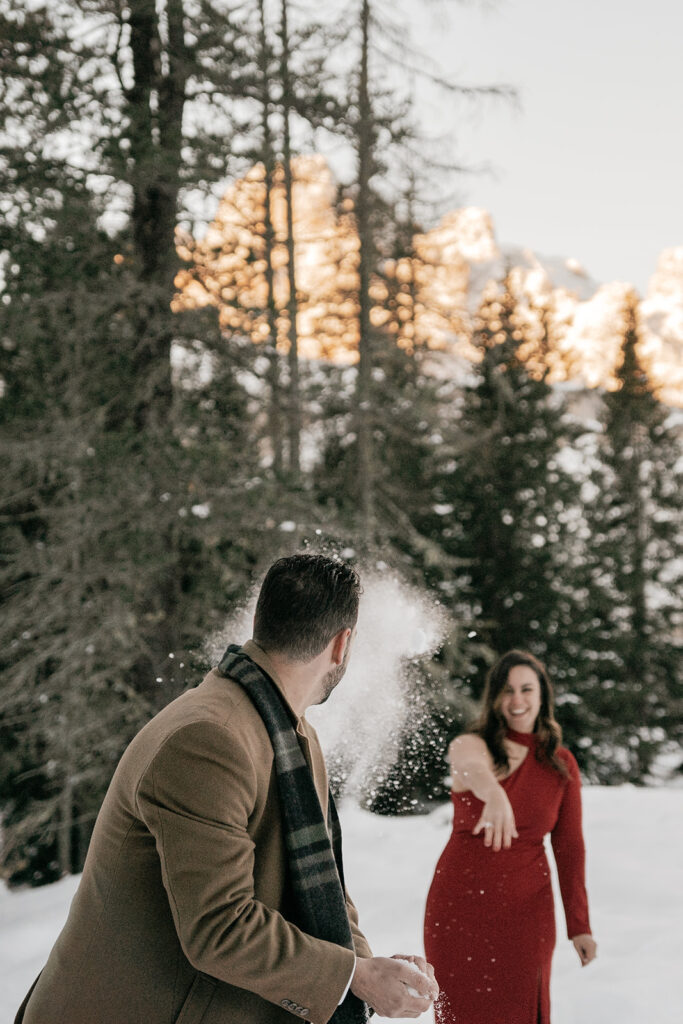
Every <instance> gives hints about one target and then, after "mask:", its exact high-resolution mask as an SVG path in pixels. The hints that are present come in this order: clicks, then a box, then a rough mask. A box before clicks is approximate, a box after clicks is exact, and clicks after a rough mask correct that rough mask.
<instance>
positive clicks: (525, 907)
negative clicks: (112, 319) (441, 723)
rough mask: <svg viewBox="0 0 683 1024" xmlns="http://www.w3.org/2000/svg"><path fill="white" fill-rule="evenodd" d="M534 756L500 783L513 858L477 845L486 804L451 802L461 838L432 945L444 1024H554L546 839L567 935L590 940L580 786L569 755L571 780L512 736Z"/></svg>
mask: <svg viewBox="0 0 683 1024" xmlns="http://www.w3.org/2000/svg"><path fill="white" fill-rule="evenodd" d="M508 737H509V738H510V739H511V740H513V741H514V742H515V743H523V744H524V745H525V746H527V747H528V748H529V749H528V750H527V754H526V756H525V758H524V760H523V761H522V763H521V764H520V765H519V767H518V768H516V769H515V771H513V772H512V774H510V775H508V776H507V778H505V779H503V780H502V781H501V785H502V786H503V788H504V790H505V792H506V793H507V796H508V799H509V801H510V804H511V805H512V809H513V812H514V815H515V822H516V825H517V831H518V833H519V838H517V839H513V840H512V846H511V848H510V849H509V850H506V849H502V850H499V851H493V850H492V849H491V848H489V847H486V846H484V836H483V833H480V834H479V835H477V836H473V835H472V830H473V828H474V827H475V826H476V824H477V822H478V821H479V819H480V817H481V813H482V809H483V803H482V801H481V800H479V799H478V798H477V797H476V796H474V794H473V793H471V792H469V791H466V792H462V793H452V794H451V796H452V800H453V831H452V833H451V836H450V839H449V841H448V843H447V845H446V848H445V849H444V851H443V853H442V854H441V857H440V859H439V862H438V864H437V867H436V871H435V874H434V878H433V881H432V884H431V887H430V890H429V895H428V897H427V908H426V914H425V925H424V941H425V951H426V955H427V959H428V960H429V961H430V962H431V963H432V964H433V966H434V970H435V973H436V980H437V981H438V983H439V987H440V988H441V992H442V995H441V996H440V998H439V1001H438V1004H437V1008H436V1021H437V1024H550V966H551V960H552V954H553V949H554V946H555V915H554V908H553V894H552V886H551V879H550V869H549V865H548V860H547V858H546V854H545V850H544V846H543V838H544V836H545V835H546V834H547V833H550V837H551V843H552V848H553V853H554V856H555V862H556V864H557V871H558V876H559V882H560V891H561V895H562V902H563V905H564V912H565V919H566V923H567V935H568V937H569V938H570V939H571V938H574V937H575V936H577V935H585V934H589V933H590V922H589V919H588V901H587V897H586V887H585V879H584V875H585V871H584V865H585V853H584V844H583V835H582V829H581V780H580V776H579V770H578V766H577V764H576V761H575V759H574V757H573V756H572V754H571V753H570V752H569V751H568V750H566V749H565V748H563V747H561V748H559V750H558V753H559V756H560V758H562V760H563V761H564V762H565V764H566V765H567V769H568V775H567V777H563V776H561V775H560V774H559V772H558V771H557V770H556V769H554V768H552V767H550V766H548V765H546V764H543V763H541V762H540V761H539V760H537V758H536V736H535V735H534V734H531V735H527V734H524V733H517V732H513V731H511V730H510V731H508Z"/></svg>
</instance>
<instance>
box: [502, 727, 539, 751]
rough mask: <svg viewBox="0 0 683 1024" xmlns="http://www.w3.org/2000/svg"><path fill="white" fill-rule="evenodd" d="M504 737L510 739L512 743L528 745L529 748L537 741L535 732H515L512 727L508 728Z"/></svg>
mask: <svg viewBox="0 0 683 1024" xmlns="http://www.w3.org/2000/svg"><path fill="white" fill-rule="evenodd" d="M505 738H506V739H508V740H511V742H512V743H519V744H520V746H522V747H528V748H529V749H530V750H531V749H532V748H534V747H535V746H536V745H537V743H538V733H535V732H515V730H514V729H508V730H507V732H506V733H505Z"/></svg>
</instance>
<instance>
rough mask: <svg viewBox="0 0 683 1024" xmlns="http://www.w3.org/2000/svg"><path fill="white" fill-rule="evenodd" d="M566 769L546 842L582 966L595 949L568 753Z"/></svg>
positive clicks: (574, 773) (574, 771)
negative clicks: (548, 845)
mask: <svg viewBox="0 0 683 1024" xmlns="http://www.w3.org/2000/svg"><path fill="white" fill-rule="evenodd" d="M564 757H565V761H566V763H567V768H568V769H569V777H568V779H567V782H566V785H565V788H564V794H563V796H562V803H561V804H560V809H559V812H558V816H557V822H556V823H555V827H554V828H553V830H552V832H551V834H550V841H551V843H552V847H553V853H554V855H555V863H556V864H557V875H558V879H559V882H560V892H561V894H562V903H563V906H564V914H565V918H566V922H567V937H568V938H570V939H571V940H572V942H573V943H574V948H575V949H576V952H577V953H578V955H579V959H580V960H581V965H582V966H583V967H585V966H586V964H589V963H590V962H591V960H593V959H595V956H596V951H597V946H596V943H595V940H594V939H593V937H592V935H591V928H590V920H589V917H588V896H587V894H586V882H585V863H586V853H585V847H584V842H583V829H582V821H581V818H582V815H581V776H580V774H579V766H578V765H577V763H576V761H575V759H574V757H573V755H572V754H570V753H569V751H567V752H566V754H565V755H564Z"/></svg>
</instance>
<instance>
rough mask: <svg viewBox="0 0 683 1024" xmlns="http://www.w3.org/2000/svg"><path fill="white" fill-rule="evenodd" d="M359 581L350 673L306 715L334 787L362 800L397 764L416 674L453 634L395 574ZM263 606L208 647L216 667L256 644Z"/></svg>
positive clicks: (250, 609)
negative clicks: (233, 646)
mask: <svg viewBox="0 0 683 1024" xmlns="http://www.w3.org/2000/svg"><path fill="white" fill-rule="evenodd" d="M360 576H361V581H362V584H363V596H362V597H361V602H360V611H359V616H358V630H357V634H356V637H355V639H354V642H353V648H352V650H351V656H350V659H349V666H348V669H347V671H346V674H345V676H344V678H343V680H342V682H341V684H340V685H339V686H338V687H337V688H336V689H335V690H334V692H333V693H332V695H331V697H330V698H329V700H328V701H327V702H326V703H325V704H324V705H321V706H320V707H313V708H310V709H309V710H308V712H307V714H306V717H307V718H308V719H309V720H310V722H311V723H312V724H313V725H314V726H315V729H316V731H317V732H318V735H319V736H320V740H321V743H322V747H323V750H324V752H325V756H326V758H327V761H328V765H329V766H330V770H331V774H332V776H333V778H334V781H335V782H336V783H337V784H338V785H339V788H340V789H341V790H342V791H343V792H344V793H345V794H346V795H349V796H355V797H358V796H359V795H360V794H361V792H362V791H364V790H366V789H367V787H368V786H369V785H370V784H371V783H372V780H373V779H374V778H376V777H377V776H378V774H381V773H382V772H383V771H387V770H388V769H389V768H390V767H391V765H392V764H393V763H394V761H395V759H396V755H397V753H398V750H399V744H400V741H401V737H402V736H403V734H404V733H405V729H406V727H407V726H408V727H409V707H408V699H407V698H408V695H409V692H410V685H411V684H410V672H409V669H410V666H411V665H412V666H414V665H415V663H416V661H419V660H421V659H423V658H429V657H431V655H432V654H433V653H434V652H435V651H436V650H437V649H438V647H439V645H440V643H441V640H442V638H443V635H444V632H445V628H446V612H445V610H444V608H443V607H442V606H441V605H439V604H437V603H436V602H435V601H434V599H433V598H430V597H429V596H428V595H427V594H425V593H424V592H422V591H419V590H418V589H417V588H415V587H411V586H408V585H407V584H406V583H404V582H403V581H401V580H400V579H399V578H398V576H396V575H394V574H393V573H392V572H391V571H390V570H388V569H386V570H383V571H380V570H379V569H377V568H374V569H370V570H367V571H364V570H363V569H360ZM256 598H257V593H256V591H255V592H254V593H253V594H252V595H251V597H250V599H249V600H248V601H247V602H246V604H245V605H243V606H242V607H241V608H240V609H239V610H238V611H237V612H236V613H235V615H233V616H231V618H230V620H229V622H228V623H227V624H226V627H225V629H222V630H221V631H220V634H217V635H215V636H213V637H212V638H211V639H210V640H209V641H208V642H207V653H208V654H209V655H210V658H211V661H212V663H213V664H216V662H217V661H218V660H219V658H220V656H221V655H222V653H223V651H224V649H225V646H226V644H228V643H244V641H245V640H246V639H247V638H248V637H250V636H251V630H252V621H253V617H254V608H255V606H256ZM340 775H341V778H339V776H340Z"/></svg>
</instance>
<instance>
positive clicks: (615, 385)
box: [0, 0, 683, 885]
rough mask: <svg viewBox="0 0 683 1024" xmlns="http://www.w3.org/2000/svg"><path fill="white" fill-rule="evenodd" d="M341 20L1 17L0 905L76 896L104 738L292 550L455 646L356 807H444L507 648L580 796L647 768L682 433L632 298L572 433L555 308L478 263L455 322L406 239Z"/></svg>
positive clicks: (186, 665) (278, 8)
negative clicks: (359, 584)
mask: <svg viewBox="0 0 683 1024" xmlns="http://www.w3.org/2000/svg"><path fill="white" fill-rule="evenodd" d="M349 10H350V11H351V15H352V18H351V21H350V22H348V23H347V22H345V23H344V24H343V25H337V24H336V20H335V17H334V16H333V15H332V14H330V12H327V16H325V14H326V12H325V10H324V5H320V4H316V5H313V4H311V5H297V6H296V8H294V7H290V4H289V2H288V0H277V2H275V0H273V2H266V0H249V2H247V3H239V4H238V3H228V2H219V0H164V2H159V0H50V3H40V2H30V3H29V2H28V0H16V2H15V0H13V2H12V3H10V2H9V0H0V61H1V67H0V73H1V78H2V86H1V88H2V93H1V94H0V118H1V120H0V214H1V219H0V342H1V344H0V385H1V393H0V443H1V445H2V465H3V488H2V496H1V499H0V500H1V504H2V511H1V513H0V538H1V539H0V544H1V546H0V566H1V568H0V586H1V599H2V616H1V618H0V651H1V653H0V670H1V671H2V684H1V690H0V738H1V741H2V742H1V744H0V823H1V829H2V831H1V850H2V861H3V869H2V870H3V874H4V877H5V878H6V879H8V880H9V881H10V882H12V883H15V884H18V883H22V882H28V883H30V884H34V885H37V884H42V883H45V882H49V881H52V880H54V879H56V878H58V877H60V876H61V875H62V874H64V873H67V872H71V871H77V870H79V868H80V867H81V865H82V863H83V858H84V855H85V851H86V849H87V844H88V839H89V835H90V831H91V829H92V825H93V822H94V818H95V816H96V814H97V810H98V807H99V804H100V802H101V799H102V796H103V794H104V791H105V789H106V787H107V785H108V782H109V779H110V777H111V774H112V772H113V769H114V767H115V765H116V762H117V760H118V758H119V757H120V755H121V752H122V751H123V749H124V747H125V745H126V743H127V742H128V741H129V739H130V738H131V736H132V735H133V734H134V733H135V731H137V729H138V728H139V727H140V726H141V725H142V724H143V723H144V722H145V721H146V720H147V719H148V718H149V717H150V716H151V715H152V714H154V713H155V711H156V710H158V708H159V707H160V706H162V705H163V704H165V703H167V702H168V701H169V700H170V699H172V698H173V697H174V696H176V695H177V694H178V693H179V692H181V691H182V690H183V689H184V688H185V687H187V686H191V685H195V684H196V683H197V682H198V681H199V679H200V678H201V675H202V672H203V671H204V670H205V669H206V668H207V667H208V664H207V660H206V654H205V650H204V641H205V638H206V637H207V635H208V634H210V633H211V632H212V631H214V630H215V629H217V628H219V627H220V626H221V624H222V623H223V622H224V621H225V619H226V617H227V616H228V615H229V613H230V612H232V611H234V610H235V609H236V608H237V607H238V606H239V605H240V603H241V602H242V601H243V599H244V597H245V595H246V593H247V592H248V590H249V588H250V586H251V585H252V584H253V582H254V580H255V579H256V578H258V576H259V574H260V573H261V571H262V570H263V569H264V568H265V566H266V565H267V564H268V563H269V562H270V561H271V560H272V559H273V558H275V557H277V556H279V555H281V554H283V553H286V552H287V551H289V550H293V549H295V548H297V547H301V546H302V545H315V544H320V541H319V539H318V538H319V537H320V536H324V537H325V538H326V540H325V543H326V545H327V549H328V550H335V549H338V550H342V549H343V548H344V547H346V546H348V543H349V538H352V541H353V544H352V546H353V548H354V551H355V553H356V554H355V557H356V558H357V559H358V561H359V563H360V564H361V566H363V565H374V566H376V565H377V563H378V562H379V561H381V563H382V564H384V565H386V566H388V567H390V568H391V569H392V570H394V571H398V572H399V573H400V574H401V575H402V576H403V577H404V578H405V579H406V580H407V581H409V582H411V583H413V584H415V585H417V586H419V587H420V588H425V587H426V588H428V589H429V590H430V591H432V592H433V593H434V594H435V595H438V598H439V600H440V602H441V603H442V604H443V605H444V606H445V607H446V608H447V610H448V611H449V613H450V621H451V623H452V626H451V628H450V630H449V631H448V635H447V636H446V638H445V641H444V644H443V647H442V649H441V650H440V652H439V653H438V654H437V655H436V656H435V658H434V659H433V661H432V662H431V663H430V664H428V665H427V666H424V665H423V666H421V667H420V669H419V672H418V674H417V676H416V679H415V683H414V696H413V704H414V715H413V718H412V722H411V728H410V730H409V733H408V734H407V736H406V739H405V742H404V743H403V745H402V747H401V752H400V756H399V760H398V762H397V764H396V765H395V766H394V768H393V769H392V770H390V771H389V773H388V775H387V774H385V776H384V777H383V778H382V779H381V780H375V782H376V784H375V785H374V786H373V788H372V792H371V793H368V795H367V801H366V802H367V804H368V806H371V807H372V808H373V809H375V810H377V811H381V812H384V813H398V812H401V811H405V810H413V809H415V807H417V808H418V809H423V808H424V807H425V806H428V805H429V802H430V801H432V800H434V799H440V798H442V797H443V795H444V793H445V792H446V788H445V783H444V779H443V752H444V749H445V746H446V744H447V742H448V740H449V739H450V738H451V737H452V736H453V735H455V734H456V733H457V732H458V731H459V730H461V729H462V728H463V724H464V722H465V720H466V719H465V714H466V712H468V711H469V710H471V708H472V706H473V705H472V701H473V700H474V699H476V698H477V697H478V696H479V694H480V692H481V687H482V684H483V675H484V673H485V670H486V667H487V665H488V664H490V662H491V661H492V660H493V659H494V658H495V657H496V656H497V655H499V654H500V653H502V652H503V651H504V650H506V649H507V648H509V647H510V646H520V647H525V648H528V649H530V650H532V651H533V652H534V653H535V654H537V655H539V656H540V657H541V658H543V659H544V660H546V661H547V663H548V665H549V668H550V670H551V673H552V674H553V676H554V678H555V680H556V682H557V687H558V703H559V705H560V707H559V715H560V719H561V721H562V724H563V726H564V730H565V738H566V740H567V742H568V744H569V745H570V746H571V747H572V748H573V749H574V750H575V752H576V754H577V757H578V758H579V761H580V763H581V766H582V769H583V770H584V772H585V773H586V774H587V776H588V778H590V779H592V780H594V781H600V782H608V783H612V782H621V781H625V780H628V781H632V782H642V781H644V780H647V779H648V778H650V777H651V773H652V771H654V770H655V768H656V766H657V765H660V764H662V763H664V762H663V760H662V758H663V756H665V755H667V754H670V753H671V752H672V751H673V752H675V751H676V750H677V749H680V743H681V740H682V739H683V736H682V735H681V733H682V726H681V722H682V721H683V715H682V711H683V708H682V706H681V705H682V695H683V691H682V685H683V680H682V676H681V658H680V646H681V642H682V632H683V617H682V610H681V587H680V583H681V578H680V577H681V565H682V564H683V560H682V557H681V554H682V553H681V521H680V493H681V479H680V477H681V457H680V421H679V420H676V419H675V417H672V416H671V410H670V409H669V408H667V407H666V406H664V405H663V404H662V403H661V402H660V401H659V400H658V397H657V393H656V389H655V387H654V385H653V384H652V383H651V382H650V380H649V378H648V373H647V371H646V369H645V368H644V366H643V362H642V359H641V356H640V354H639V352H640V347H639V346H640V335H639V331H640V327H639V320H638V303H637V298H636V297H631V299H629V300H628V301H627V303H626V308H625V310H624V317H623V323H621V324H619V323H617V324H615V326H614V331H615V333H616V334H618V337H619V343H620V345H621V355H620V364H619V366H618V367H617V368H616V373H615V378H614V380H613V381H611V382H610V384H609V387H608V388H606V389H601V390H597V391H596V392H595V393H594V396H593V399H594V407H595V409H596V410H597V413H596V416H597V419H596V418H595V417H594V418H593V419H592V420H591V421H590V422H587V421H586V419H585V417H581V416H579V415H577V414H576V411H575V408H574V406H573V404H572V400H571V399H572V394H573V393H572V391H571V389H566V388H565V389H563V388H562V387H561V386H560V385H558V384H557V379H558V376H557V373H556V371H557V366H558V365H559V363H560V362H561V361H562V358H563V356H562V346H561V343H560V342H561V339H560V341H559V342H558V337H557V330H558V328H557V321H556V320H555V321H553V320H552V317H551V312H552V311H551V310H550V309H549V308H548V307H547V306H545V307H538V306H536V305H534V303H533V302H532V301H531V300H530V298H529V295H528V294H526V293H525V291H524V289H523V288H522V287H521V285H520V282H519V281H518V280H516V278H515V274H514V273H513V272H512V271H511V270H510V269H509V268H508V272H507V273H504V274H503V275H500V276H499V277H498V278H494V279H491V280H490V281H488V283H486V284H485V286H484V287H483V288H482V289H481V293H480V305H479V308H478V309H477V310H475V311H474V312H473V311H472V310H471V309H469V308H468V306H467V303H466V302H465V301H464V300H463V295H462V294H461V290H462V289H461V286H460V284H458V281H459V278H457V275H456V277H453V276H452V274H451V276H450V277H449V273H451V272H450V271H449V270H448V268H447V267H446V266H445V265H444V263H443V262H442V261H441V258H440V256H439V254H438V253H436V254H435V250H434V246H433V245H432V244H431V243H429V244H428V236H426V235H425V234H423V231H424V227H423V225H422V224H421V223H420V218H421V216H425V217H427V213H426V212H425V211H426V210H427V208H428V205H429V202H430V201H433V200H434V199H435V197H436V196H437V194H438V190H439V179H440V178H442V179H445V178H446V176H447V170H449V169H448V168H446V167H445V166H444V165H443V164H440V163H439V161H438V160H432V159H431V158H430V144H429V140H425V139H422V138H421V137H420V133H419V132H418V131H417V130H416V128H415V124H414V116H413V111H412V110H411V105H410V96H409V94H408V93H407V92H406V91H405V89H401V88H400V81H401V69H402V68H403V69H405V67H406V66H407V64H409V63H410V60H411V56H410V54H406V52H405V50H404V49H402V48H401V45H400V31H398V30H397V29H396V26H393V25H391V24H382V23H380V20H379V14H378V13H377V11H376V10H375V5H374V4H373V3H370V2H368V0H356V2H354V3H353V4H352V5H351V7H350V8H349ZM378 36H379V38H380V39H381V40H382V44H383V45H382V46H379V47H378V46H377V45H376V38H377V37H378ZM392 47H394V52H393V54H389V56H388V55H387V54H388V51H390V50H391V49H392ZM392 68H393V70H392ZM430 73H431V74H433V76H434V77H435V79H438V80H439V81H440V84H441V86H442V87H443V88H444V90H446V92H447V93H450V94H454V93H457V92H458V91H461V92H464V93H465V94H468V95H469V94H472V95H473V96H474V98H476V97H477V96H480V95H487V94H488V95H494V96H496V95H497V96H501V97H503V96H505V95H506V94H507V93H508V92H509V90H506V89H505V88H504V87H495V86H494V87H481V88H477V89H465V90H459V86H458V84H457V83H454V82H449V81H445V80H441V79H439V76H438V75H437V74H436V72H434V71H433V70H432V71H430ZM394 82H395V83H396V85H395V87H394V86H392V83H394ZM380 83H381V88H380ZM321 146H322V148H324V147H325V146H327V147H329V146H338V147H342V148H344V149H345V151H346V152H348V156H349V158H348V161H347V163H348V167H349V173H348V178H347V180H343V181H337V180H336V179H335V178H334V177H333V175H332V174H331V172H330V171H329V168H328V167H327V165H326V164H325V161H324V160H323V159H322V157H320V156H319V155H318V156H316V155H315V154H316V153H317V152H318V151H319V150H320V148H321ZM450 170H452V168H450ZM207 224H208V228H207ZM449 339H460V340H461V341H462V340H463V339H464V343H465V346H466V349H467V351H468V352H469V357H470V359H469V362H468V369H467V371H466V372H465V373H464V374H463V373H462V372H461V370H459V372H458V373H456V372H455V370H454V366H455V363H451V362H449V360H450V349H449ZM458 366H460V363H458ZM553 373H555V376H554V377H553ZM677 424H678V426H677ZM672 763H673V762H672Z"/></svg>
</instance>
